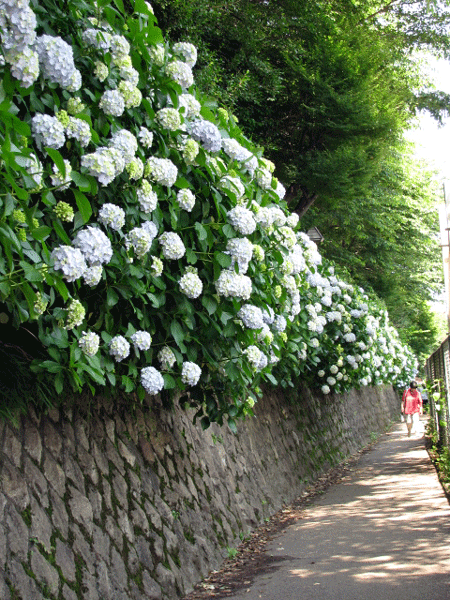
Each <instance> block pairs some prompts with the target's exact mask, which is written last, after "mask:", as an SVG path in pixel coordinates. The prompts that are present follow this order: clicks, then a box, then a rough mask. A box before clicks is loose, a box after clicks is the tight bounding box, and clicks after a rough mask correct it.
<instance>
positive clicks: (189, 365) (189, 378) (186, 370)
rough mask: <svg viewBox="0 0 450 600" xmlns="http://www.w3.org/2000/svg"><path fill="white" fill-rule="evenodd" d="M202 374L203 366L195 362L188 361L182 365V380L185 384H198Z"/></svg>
mask: <svg viewBox="0 0 450 600" xmlns="http://www.w3.org/2000/svg"><path fill="white" fill-rule="evenodd" d="M201 374H202V370H201V368H200V367H199V366H198V365H197V364H195V363H193V362H189V361H186V362H184V363H183V366H182V367H181V381H182V382H183V383H184V384H185V385H190V386H194V385H197V383H198V381H199V379H200V375H201Z"/></svg>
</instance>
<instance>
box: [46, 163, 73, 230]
mask: <svg viewBox="0 0 450 600" xmlns="http://www.w3.org/2000/svg"><path fill="white" fill-rule="evenodd" d="M64 166H65V170H66V173H65V175H64V174H63V173H61V171H60V170H59V168H58V167H57V166H56V165H53V176H52V177H50V179H51V182H52V185H54V186H55V187H57V188H58V189H59V190H60V191H63V190H67V189H68V188H69V187H70V184H71V183H72V177H71V173H72V167H71V165H70V162H69V161H68V160H66V159H64ZM72 218H73V216H72ZM64 220H67V219H64ZM68 220H69V221H71V220H72V219H68Z"/></svg>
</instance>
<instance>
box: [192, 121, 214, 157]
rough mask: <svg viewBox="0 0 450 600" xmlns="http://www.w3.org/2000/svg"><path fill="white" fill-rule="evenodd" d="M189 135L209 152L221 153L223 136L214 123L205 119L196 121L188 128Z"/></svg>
mask: <svg viewBox="0 0 450 600" xmlns="http://www.w3.org/2000/svg"><path fill="white" fill-rule="evenodd" d="M188 131H189V134H190V135H191V136H192V137H193V138H194V140H196V141H197V142H200V143H201V144H202V146H203V148H204V149H205V150H207V151H208V152H219V150H220V149H221V147H222V136H221V135H220V131H219V129H218V127H216V125H214V123H211V122H210V121H205V119H195V120H194V121H192V123H190V124H189V126H188Z"/></svg>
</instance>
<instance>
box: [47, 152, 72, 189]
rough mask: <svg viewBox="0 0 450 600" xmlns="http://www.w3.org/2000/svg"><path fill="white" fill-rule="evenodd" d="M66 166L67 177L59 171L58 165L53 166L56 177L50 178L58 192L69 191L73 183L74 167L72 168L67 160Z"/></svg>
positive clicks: (65, 161)
mask: <svg viewBox="0 0 450 600" xmlns="http://www.w3.org/2000/svg"><path fill="white" fill-rule="evenodd" d="M64 165H65V167H66V174H65V176H64V175H63V174H62V173H61V171H60V170H59V168H58V167H57V166H56V165H53V173H54V175H53V176H50V179H51V181H52V185H54V186H55V187H57V188H58V190H60V191H62V190H67V189H68V188H69V187H70V184H71V183H72V176H71V173H72V166H71V164H70V162H69V161H68V160H66V159H64Z"/></svg>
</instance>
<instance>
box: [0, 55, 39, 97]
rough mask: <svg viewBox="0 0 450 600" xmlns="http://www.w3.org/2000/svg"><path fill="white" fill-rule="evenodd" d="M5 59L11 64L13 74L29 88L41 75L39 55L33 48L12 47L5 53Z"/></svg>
mask: <svg viewBox="0 0 450 600" xmlns="http://www.w3.org/2000/svg"><path fill="white" fill-rule="evenodd" d="M5 60H6V62H7V63H9V65H10V66H11V75H12V76H13V77H14V78H15V79H17V80H18V81H20V84H21V85H22V86H23V87H24V88H29V87H30V86H31V85H33V83H34V82H35V81H36V79H37V78H38V77H39V57H38V55H37V52H35V51H34V50H32V49H31V48H28V47H26V48H23V50H18V49H16V48H14V49H11V50H9V51H8V52H7V53H6V54H5Z"/></svg>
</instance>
